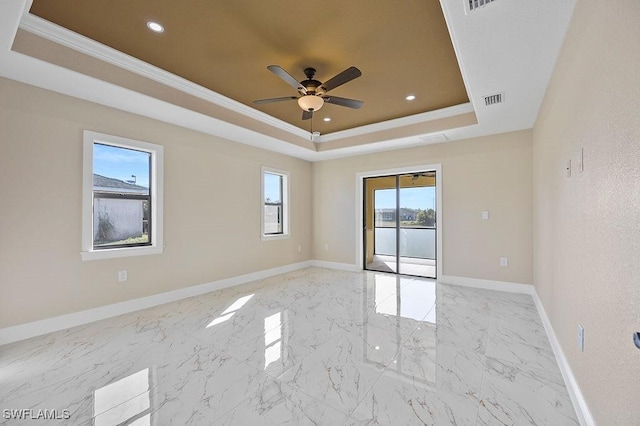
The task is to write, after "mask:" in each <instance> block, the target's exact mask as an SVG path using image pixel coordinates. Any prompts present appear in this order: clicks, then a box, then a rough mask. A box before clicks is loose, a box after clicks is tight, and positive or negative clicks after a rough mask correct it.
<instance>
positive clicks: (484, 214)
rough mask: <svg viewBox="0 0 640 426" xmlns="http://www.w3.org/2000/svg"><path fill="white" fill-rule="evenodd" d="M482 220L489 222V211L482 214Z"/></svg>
mask: <svg viewBox="0 0 640 426" xmlns="http://www.w3.org/2000/svg"><path fill="white" fill-rule="evenodd" d="M482 220H489V212H488V211H487V210H485V211H483V212H482Z"/></svg>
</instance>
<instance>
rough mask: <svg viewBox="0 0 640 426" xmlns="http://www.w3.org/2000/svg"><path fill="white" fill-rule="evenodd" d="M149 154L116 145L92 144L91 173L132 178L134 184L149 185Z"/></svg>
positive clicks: (126, 179) (116, 177) (123, 178)
mask: <svg viewBox="0 0 640 426" xmlns="http://www.w3.org/2000/svg"><path fill="white" fill-rule="evenodd" d="M149 155H150V154H148V153H146V152H141V151H135V150H133V149H126V148H119V147H116V146H110V145H102V144H97V143H96V144H93V173H95V174H98V175H102V176H105V177H110V178H114V179H120V180H123V181H125V182H126V181H130V180H133V178H132V177H131V175H135V176H136V185H140V186H144V187H147V188H148V187H149Z"/></svg>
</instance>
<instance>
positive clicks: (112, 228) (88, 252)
mask: <svg viewBox="0 0 640 426" xmlns="http://www.w3.org/2000/svg"><path fill="white" fill-rule="evenodd" d="M162 161H163V148H162V146H160V145H154V144H150V143H147V142H140V141H134V140H130V139H125V138H120V137H117V136H109V135H103V134H100V133H95V132H89V131H85V132H84V164H83V169H84V170H83V200H82V202H83V217H82V259H83V260H93V259H104V258H111V257H122V256H136V255H142V254H157V253H162V249H163V246H162Z"/></svg>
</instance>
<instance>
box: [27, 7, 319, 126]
mask: <svg viewBox="0 0 640 426" xmlns="http://www.w3.org/2000/svg"><path fill="white" fill-rule="evenodd" d="M20 28H22V29H23V30H25V31H28V32H30V33H32V34H35V35H37V36H40V37H43V38H45V39H47V40H50V41H52V42H54V43H57V44H60V45H62V46H65V47H68V48H70V49H73V50H76V51H78V52H80V53H84V54H86V55H89V56H91V57H94V58H96V59H99V60H101V61H104V62H107V63H109V64H112V65H115V66H117V67H120V68H122V69H125V70H127V71H131V72H133V73H135V74H138V75H141V76H143V77H146V78H149V79H151V80H154V81H156V82H158V83H161V84H164V85H165V86H168V87H171V88H173V89H177V90H180V91H181V92H184V93H186V94H189V95H192V96H196V97H198V98H200V99H203V100H205V101H207V102H211V103H212V104H215V105H218V106H221V107H223V108H226V109H228V110H231V111H234V112H237V113H239V114H242V115H244V116H246V117H249V118H251V119H254V120H256V121H260V122H262V123H265V124H268V125H270V126H272V127H275V128H278V129H280V130H284V131H286V132H289V133H291V134H293V135H295V136H298V137H301V138H307V137H308V135H309V133H308V132H307V131H305V130H303V129H300V128H299V127H296V126H293V125H291V124H289V123H287V122H285V121H282V120H280V119H277V118H275V117H272V116H270V115H268V114H265V113H264V112H262V111H258V110H257V109H254V108H250V107H248V106H246V105H244V104H242V103H240V102H238V101H235V100H233V99H231V98H228V97H226V96H224V95H221V94H219V93H217V92H214V91H213V90H209V89H207V88H205V87H202V86H200V85H199V84H196V83H193V82H191V81H189V80H186V79H184V78H182V77H179V76H177V75H175V74H172V73H170V72H168V71H165V70H163V69H161V68H158V67H156V66H153V65H151V64H149V63H147V62H144V61H141V60H139V59H137V58H134V57H132V56H130V55H127V54H125V53H122V52H120V51H118V50H116V49H113V48H111V47H109V46H106V45H104V44H102V43H98V42H97V41H95V40H92V39H90V38H88V37H85V36H83V35H80V34H78V33H75V32H73V31H70V30H68V29H66V28H64V27H61V26H59V25H56V24H54V23H52V22H49V21H47V20H45V19H42V18H40V17H38V16H35V15H32V14H30V13H25V14H24V16H23V17H22V20H21V22H20Z"/></svg>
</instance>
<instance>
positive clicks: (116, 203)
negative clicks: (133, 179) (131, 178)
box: [93, 174, 149, 245]
mask: <svg viewBox="0 0 640 426" xmlns="http://www.w3.org/2000/svg"><path fill="white" fill-rule="evenodd" d="M93 192H94V200H93V211H94V215H93V240H94V242H95V244H96V245H103V244H109V243H113V242H116V241H122V240H126V239H127V238H139V237H141V236H142V235H143V234H144V233H146V232H147V227H148V225H147V221H146V217H145V213H144V203H145V202H147V201H146V200H145V199H144V198H143V197H145V196H148V195H149V188H145V187H144V186H140V185H136V184H132V183H129V182H125V181H122V180H119V179H113V178H109V177H105V176H101V175H97V174H94V175H93ZM132 196H133V197H135V198H133V197H132ZM114 224H117V226H114Z"/></svg>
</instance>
